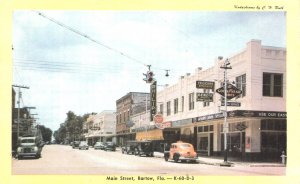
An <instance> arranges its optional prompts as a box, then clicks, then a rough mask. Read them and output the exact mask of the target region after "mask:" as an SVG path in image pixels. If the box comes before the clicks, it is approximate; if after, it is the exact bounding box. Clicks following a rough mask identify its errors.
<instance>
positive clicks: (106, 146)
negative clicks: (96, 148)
mask: <svg viewBox="0 0 300 184" xmlns="http://www.w3.org/2000/svg"><path fill="white" fill-rule="evenodd" d="M108 150H110V151H116V144H115V143H113V142H106V143H105V144H104V151H108Z"/></svg>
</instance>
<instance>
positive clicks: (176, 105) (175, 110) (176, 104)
mask: <svg viewBox="0 0 300 184" xmlns="http://www.w3.org/2000/svg"><path fill="white" fill-rule="evenodd" d="M177 113H178V98H176V99H174V114H177Z"/></svg>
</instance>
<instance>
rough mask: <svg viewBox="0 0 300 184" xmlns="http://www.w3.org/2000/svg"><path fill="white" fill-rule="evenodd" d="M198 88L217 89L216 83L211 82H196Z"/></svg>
mask: <svg viewBox="0 0 300 184" xmlns="http://www.w3.org/2000/svg"><path fill="white" fill-rule="evenodd" d="M196 88H198V89H212V90H214V89H215V82H211V81H196Z"/></svg>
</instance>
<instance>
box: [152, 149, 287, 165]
mask: <svg viewBox="0 0 300 184" xmlns="http://www.w3.org/2000/svg"><path fill="white" fill-rule="evenodd" d="M154 157H157V158H163V157H164V154H163V153H160V152H154ZM223 162H224V157H203V156H199V163H200V164H208V165H215V166H220V165H221V164H222V163H223ZM228 162H229V163H231V164H232V165H231V167H234V166H247V167H286V165H284V164H282V163H280V162H242V161H235V160H230V159H228Z"/></svg>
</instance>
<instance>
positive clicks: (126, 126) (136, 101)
mask: <svg viewBox="0 0 300 184" xmlns="http://www.w3.org/2000/svg"><path fill="white" fill-rule="evenodd" d="M116 108H117V111H116V138H117V145H123V144H124V143H125V142H126V141H127V140H135V136H136V134H135V132H134V131H132V130H131V129H130V128H131V127H132V126H133V125H134V123H133V122H132V120H131V117H132V116H135V115H137V114H139V113H141V112H145V111H146V110H147V109H150V95H149V93H140V92H129V93H128V94H126V95H125V96H123V97H121V98H120V99H118V100H117V101H116Z"/></svg>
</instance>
